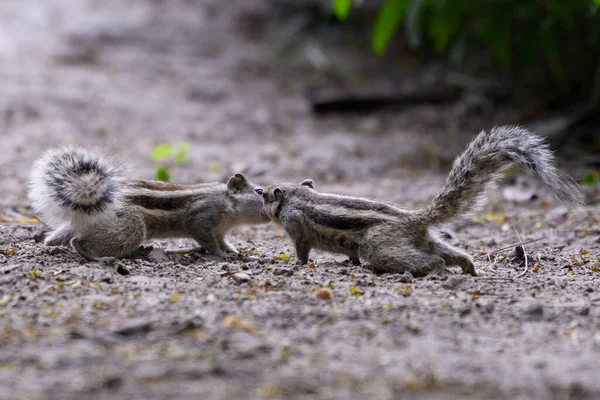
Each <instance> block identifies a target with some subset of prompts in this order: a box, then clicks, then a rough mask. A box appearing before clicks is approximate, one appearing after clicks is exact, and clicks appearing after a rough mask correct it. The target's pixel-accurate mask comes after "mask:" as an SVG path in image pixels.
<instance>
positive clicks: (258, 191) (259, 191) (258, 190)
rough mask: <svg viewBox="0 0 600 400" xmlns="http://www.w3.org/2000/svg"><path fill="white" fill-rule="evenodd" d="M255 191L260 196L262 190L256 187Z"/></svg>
mask: <svg viewBox="0 0 600 400" xmlns="http://www.w3.org/2000/svg"><path fill="white" fill-rule="evenodd" d="M255 192H256V193H258V194H260V195H261V196H262V194H263V190H262V189H256V190H255Z"/></svg>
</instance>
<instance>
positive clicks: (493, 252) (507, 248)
mask: <svg viewBox="0 0 600 400" xmlns="http://www.w3.org/2000/svg"><path fill="white" fill-rule="evenodd" d="M546 237H547V236H545V235H544V236H542V237H541V238H537V239H530V240H527V241H525V242H521V243H517V244H520V245H521V246H522V245H524V244H529V243H534V242H539V241H540V240H542V239H546ZM515 246H516V244H513V245H510V246H506V247H502V248H501V249H497V250H494V251H492V252H491V253H486V255H487V258H488V260H489V261H490V262H492V259H491V258H490V257H491V256H493V255H495V254H496V253H500V252H501V251H504V250H509V249H512V248H513V247H515Z"/></svg>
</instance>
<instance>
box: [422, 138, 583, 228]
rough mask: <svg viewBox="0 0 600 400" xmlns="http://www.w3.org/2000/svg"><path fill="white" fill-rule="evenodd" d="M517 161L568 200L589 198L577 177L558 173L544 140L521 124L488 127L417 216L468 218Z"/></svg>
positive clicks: (575, 202) (432, 220) (427, 218)
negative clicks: (585, 196)
mask: <svg viewBox="0 0 600 400" xmlns="http://www.w3.org/2000/svg"><path fill="white" fill-rule="evenodd" d="M514 164H517V165H519V166H521V167H522V168H524V169H526V170H529V171H531V172H533V173H534V174H536V175H538V176H539V177H540V178H541V179H542V180H543V181H544V182H545V183H546V184H547V185H548V186H549V187H550V189H551V190H552V192H553V193H554V194H555V195H556V197H558V198H559V199H560V200H561V201H562V202H563V203H565V204H567V205H568V206H574V207H579V206H581V205H582V204H583V196H582V194H581V192H580V191H579V187H578V186H577V183H576V182H575V181H574V180H573V178H571V177H569V176H568V175H566V174H564V173H562V172H560V171H558V170H557V169H556V167H555V166H554V156H553V154H552V152H551V151H550V150H549V149H548V145H547V144H546V143H545V142H544V140H543V139H542V138H541V137H540V136H538V135H536V134H534V133H531V132H529V131H528V130H526V129H524V128H521V127H518V126H500V127H496V128H492V130H491V131H488V132H486V131H483V132H481V133H480V134H479V135H477V136H476V137H475V139H473V141H472V142H471V143H470V144H469V145H468V146H467V149H466V150H465V151H464V152H463V153H462V154H461V155H459V156H458V157H457V158H456V160H454V163H453V164H452V169H451V171H450V175H448V179H447V180H446V183H445V185H444V187H443V188H442V190H441V191H440V193H439V194H438V195H437V196H436V197H435V198H434V199H433V201H432V202H431V203H430V204H429V205H428V206H427V207H426V208H424V209H423V210H421V211H419V212H417V213H416V217H417V218H418V219H419V220H420V221H422V222H423V223H425V224H427V225H434V224H440V223H444V222H449V221H452V220H455V219H457V218H460V217H464V216H467V215H469V214H471V213H473V212H475V211H477V210H478V209H479V207H480V206H481V205H483V204H485V201H486V200H487V198H486V194H487V191H488V190H489V189H490V188H491V187H493V185H494V184H495V183H496V182H497V181H498V180H499V179H500V178H502V172H503V171H505V170H506V169H508V168H509V167H510V166H512V165H514Z"/></svg>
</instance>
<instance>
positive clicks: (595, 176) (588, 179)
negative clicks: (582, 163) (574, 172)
mask: <svg viewBox="0 0 600 400" xmlns="http://www.w3.org/2000/svg"><path fill="white" fill-rule="evenodd" d="M599 179H600V173H599V172H598V171H588V172H587V173H586V174H585V175H584V176H583V178H581V184H582V185H586V186H594V185H595V184H596V183H598V180H599Z"/></svg>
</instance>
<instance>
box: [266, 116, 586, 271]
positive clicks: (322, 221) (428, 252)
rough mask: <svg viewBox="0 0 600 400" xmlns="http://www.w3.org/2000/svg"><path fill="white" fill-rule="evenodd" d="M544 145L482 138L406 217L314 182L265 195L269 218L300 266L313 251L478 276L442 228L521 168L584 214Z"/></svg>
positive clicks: (500, 131) (515, 130) (506, 129)
mask: <svg viewBox="0 0 600 400" xmlns="http://www.w3.org/2000/svg"><path fill="white" fill-rule="evenodd" d="M553 158H554V157H553V154H552V152H551V151H550V150H549V148H548V145H547V144H546V143H545V142H544V140H543V139H542V138H541V137H540V136H538V135H536V134H534V133H531V132H529V131H528V130H526V129H524V128H521V127H518V126H500V127H495V128H492V129H491V130H489V131H482V132H481V133H479V135H477V136H476V137H475V138H474V139H473V140H472V141H471V143H470V144H469V145H468V146H467V148H466V150H465V151H464V152H463V153H462V154H460V155H459V156H458V157H457V158H456V159H455V160H454V163H453V164H452V168H451V170H450V174H449V176H448V178H447V180H446V183H445V184H444V186H443V187H442V189H441V191H440V192H439V193H438V195H437V196H436V197H435V198H434V199H433V200H432V201H431V203H429V205H428V206H427V207H425V208H423V209H420V210H406V209H402V208H399V207H395V206H392V205H388V204H384V203H380V202H377V201H373V200H368V199H363V198H355V197H349V196H339V195H334V194H323V193H318V192H317V191H316V190H315V189H314V182H313V180H311V179H306V180H304V181H302V182H301V183H300V184H293V183H279V184H274V185H270V186H268V187H266V188H264V189H262V190H260V189H259V193H261V194H262V196H263V203H264V212H265V214H267V216H268V217H269V218H270V219H271V220H272V221H275V222H276V223H278V224H280V225H281V226H283V228H284V229H285V231H286V232H287V234H288V236H289V237H290V238H291V240H292V241H293V243H294V246H295V249H296V256H297V258H298V260H299V262H300V263H301V264H306V263H307V262H308V256H309V253H310V251H311V249H312V248H316V249H321V250H326V251H329V252H334V253H342V254H346V255H348V256H349V257H350V261H351V262H352V263H353V264H360V260H361V259H364V260H366V261H368V263H369V264H370V268H371V270H373V271H374V272H379V273H383V272H398V273H403V272H407V271H408V272H410V273H412V274H413V275H414V276H425V275H428V274H430V273H437V272H440V271H443V270H445V267H446V266H459V267H461V269H462V271H463V272H464V273H466V274H470V275H473V276H475V275H477V274H476V271H475V265H474V264H473V261H472V260H471V257H470V256H469V255H468V254H467V253H466V252H464V251H462V250H460V249H458V248H456V247H453V246H451V245H449V244H447V243H446V242H444V241H443V240H442V238H441V237H440V235H439V233H438V232H437V231H436V230H435V229H434V228H435V227H436V226H439V225H441V224H444V223H447V222H451V221H454V220H457V219H460V218H465V217H467V216H469V215H471V214H472V213H474V212H475V211H477V210H478V209H479V208H480V207H481V206H482V205H483V204H485V201H486V195H487V193H488V192H489V190H490V189H491V188H492V187H493V186H494V185H495V183H496V182H497V181H498V180H499V179H500V178H501V177H502V172H503V171H505V170H506V169H508V168H509V167H510V166H512V165H514V164H517V165H519V166H521V167H522V168H524V169H526V170H529V171H531V172H533V173H534V174H536V175H538V176H539V177H540V178H541V179H542V180H543V181H544V182H545V183H546V184H547V185H548V186H549V187H550V189H551V190H552V192H553V193H554V194H555V195H556V196H557V197H558V198H559V199H560V200H561V201H562V202H564V203H565V204H567V205H570V206H575V207H580V206H581V205H582V204H583V197H582V194H581V192H580V190H579V187H578V185H577V184H576V183H575V181H574V180H573V179H572V178H571V177H569V176H567V175H565V174H564V173H562V172H560V171H558V170H557V169H556V167H555V166H554V160H553Z"/></svg>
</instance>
